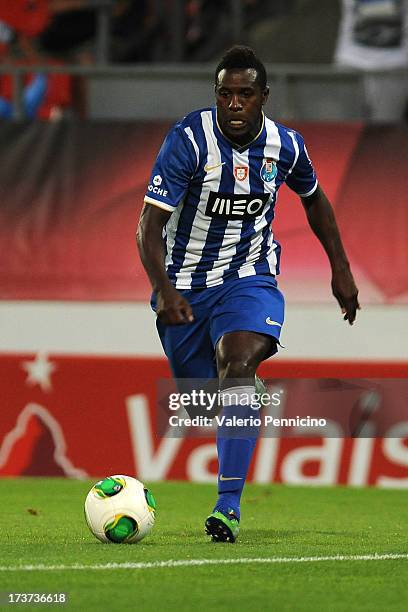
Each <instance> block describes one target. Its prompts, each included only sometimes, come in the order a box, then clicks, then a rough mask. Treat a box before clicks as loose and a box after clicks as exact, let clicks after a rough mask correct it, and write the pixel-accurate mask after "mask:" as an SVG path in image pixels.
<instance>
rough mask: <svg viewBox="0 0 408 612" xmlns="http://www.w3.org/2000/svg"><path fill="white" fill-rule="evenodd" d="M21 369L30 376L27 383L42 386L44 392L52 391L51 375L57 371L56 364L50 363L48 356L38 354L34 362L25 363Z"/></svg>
mask: <svg viewBox="0 0 408 612" xmlns="http://www.w3.org/2000/svg"><path fill="white" fill-rule="evenodd" d="M21 367H22V368H23V370H25V371H26V372H27V374H28V376H27V379H26V383H27V384H28V385H30V386H32V387H33V386H34V385H40V387H41V389H42V390H43V391H51V389H52V385H51V374H52V373H53V372H54V371H55V370H56V369H57V366H56V365H55V363H52V362H51V361H48V355H46V354H45V353H37V355H36V356H35V359H34V361H23V363H22V365H21Z"/></svg>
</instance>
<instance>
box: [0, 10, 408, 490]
mask: <svg viewBox="0 0 408 612" xmlns="http://www.w3.org/2000/svg"><path fill="white" fill-rule="evenodd" d="M369 4H370V6H369V7H368V5H369ZM374 5H375V6H374ZM367 7H368V8H369V10H368V8H367ZM351 19H354V21H353V22H352V21H350V20H351ZM235 42H239V43H245V44H250V45H251V46H253V47H254V49H255V50H256V51H257V52H258V53H259V55H260V57H261V58H262V59H263V60H264V61H265V63H266V64H267V69H268V75H269V84H270V87H271V95H270V102H268V107H267V114H269V116H271V117H273V118H274V119H275V120H278V121H281V122H283V123H289V124H290V125H291V126H293V127H295V128H296V129H298V130H299V131H301V132H302V134H303V135H304V137H305V140H306V142H307V143H308V148H309V152H310V154H311V157H312V159H313V161H314V163H315V165H316V167H317V170H318V174H319V179H320V182H321V184H322V186H323V187H324V189H325V191H326V192H327V194H328V196H329V197H330V199H331V201H332V203H333V205H334V208H335V211H336V214H337V218H338V222H339V225H340V227H341V231H342V235H343V238H344V242H345V244H346V247H347V251H348V253H349V256H350V258H351V264H352V267H353V270H354V272H355V276H356V279H357V284H358V286H359V288H360V300H361V304H362V307H363V309H362V311H361V312H360V313H359V315H358V320H357V323H356V324H355V325H354V326H353V327H352V328H350V327H349V326H348V325H346V324H345V323H344V322H343V321H342V318H341V315H340V313H339V310H338V307H337V304H336V303H335V302H334V299H333V298H332V296H331V291H330V271H329V267H328V263H327V261H326V257H325V255H324V254H323V253H322V251H321V248H320V246H319V245H318V243H317V241H316V239H315V238H314V237H313V236H312V234H311V232H310V230H309V229H308V227H307V224H306V219H305V216H304V213H303V211H302V209H301V206H300V203H299V202H298V200H297V198H296V196H294V195H293V194H292V193H290V191H289V190H288V189H286V188H283V189H282V190H281V192H280V197H279V202H278V205H277V216H276V221H275V222H274V223H275V225H274V228H275V234H276V237H277V239H278V240H279V241H280V242H281V244H282V248H283V254H282V274H281V277H280V286H281V288H282V290H283V292H284V294H285V296H286V298H287V304H288V307H287V324H286V327H285V331H284V336H283V340H282V342H283V344H284V345H285V349H282V350H281V351H280V353H279V356H278V357H276V358H275V359H273V360H271V361H269V362H267V363H266V364H264V366H263V374H264V375H265V376H268V377H270V378H275V379H276V378H278V379H285V378H293V377H297V378H302V377H303V378H306V377H311V378H324V377H330V378H347V377H364V378H397V377H398V378H406V375H407V371H408V367H407V366H408V351H407V329H408V316H407V302H408V279H407V263H408V261H407V256H408V240H407V239H408V212H407V211H408V207H407V196H406V194H407V162H408V127H407V120H408V115H407V108H408V107H407V101H408V87H407V83H408V70H407V66H408V19H407V2H406V1H405V0H404V1H401V2H400V1H397V0H396V1H395V2H393V1H390V0H386V1H385V0H376V1H375V2H373V1H372V0H371V2H367V0H365V1H364V0H361V1H360V2H358V1H355V0H343V2H341V0H325V2H320V1H318V0H286V1H284V0H273V1H271V2H260V1H257V0H233V1H229V0H224V1H222V0H217V2H214V1H212V0H201V1H200V0H185V1H184V0H178V1H177V0H150V1H149V0H145V1H143V2H142V1H140V2H139V1H133V0H117V1H113V0H112V1H110V0H31V1H28V0H2V3H1V6H0V58H1V62H0V159H1V163H0V217H1V226H0V250H1V260H0V368H1V370H0V372H1V373H0V380H1V385H2V391H3V392H2V407H1V410H0V475H3V476H14V475H20V474H21V475H38V476H40V475H41V476H52V475H67V476H72V477H80V478H81V477H86V476H90V477H94V476H99V475H104V474H108V473H129V474H135V475H136V476H137V477H138V478H140V479H147V480H163V479H167V478H177V479H190V480H194V481H199V482H214V481H215V478H216V453H215V445H214V441H213V440H210V439H201V440H190V439H169V438H164V439H159V438H158V437H157V435H156V431H155V421H154V405H155V400H156V395H155V394H156V382H157V379H158V378H160V377H166V376H169V368H168V366H167V363H166V361H165V359H164V357H163V354H162V350H161V347H160V345H159V342H158V339H157V337H156V333H155V325H154V317H153V315H152V313H151V311H150V307H149V303H148V302H149V294H150V289H149V284H148V281H147V278H146V276H145V274H144V272H143V270H142V267H141V264H140V261H139V260H138V255H137V253H136V247H135V240H134V233H135V227H136V224H137V220H138V216H139V213H140V210H141V206H142V201H143V195H144V191H145V187H146V184H147V180H148V177H149V173H150V169H151V165H152V163H153V160H154V158H155V156H156V154H157V151H158V148H159V146H160V144H161V141H162V139H163V137H164V135H165V133H166V131H167V129H168V128H169V126H170V125H171V124H172V123H173V122H174V121H175V120H176V119H178V118H180V117H181V116H183V115H184V114H185V113H187V112H189V111H190V110H192V109H193V108H199V107H203V106H206V105H212V104H213V71H214V67H215V64H216V62H217V60H218V58H219V57H220V55H221V54H222V52H223V51H224V50H225V49H227V48H228V47H229V46H230V45H231V44H233V43H235ZM355 44H358V45H360V50H361V48H362V52H361V53H360V54H358V53H356V52H355V48H354V47H353V45H355ZM404 428H405V429H404ZM393 431H394V435H391V433H389V435H388V436H385V437H384V439H377V440H374V439H359V440H354V441H352V440H342V441H341V442H339V441H338V440H336V439H321V438H320V439H314V440H304V439H303V440H302V441H297V442H296V441H294V440H291V441H288V440H277V439H274V440H263V441H262V444H260V447H259V449H258V453H257V455H256V458H255V462H254V466H253V469H252V471H251V478H252V480H254V481H256V482H272V481H277V482H292V483H304V484H307V483H312V484H313V483H316V484H336V483H349V484H358V485H363V484H373V485H379V486H398V487H408V446H407V442H408V428H407V426H406V420H404V419H402V422H401V424H400V428H399V429H398V436H397V435H396V433H395V432H396V431H397V430H393ZM397 438H398V439H397Z"/></svg>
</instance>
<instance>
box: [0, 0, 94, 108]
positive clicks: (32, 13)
mask: <svg viewBox="0 0 408 612" xmlns="http://www.w3.org/2000/svg"><path fill="white" fill-rule="evenodd" d="M82 1H83V0H1V2H0V61H1V62H2V63H14V64H20V65H35V64H47V63H56V62H55V61H54V60H53V59H52V58H50V57H47V56H44V54H43V53H41V51H40V50H39V47H38V37H39V36H40V34H41V33H42V32H43V31H44V30H45V29H46V27H47V26H48V24H49V23H50V21H51V19H52V16H53V14H54V13H56V12H59V11H61V10H62V11H63V10H67V9H68V8H70V7H72V6H76V7H78V6H80V4H81V3H82ZM70 84H71V79H70V77H69V76H68V75H62V74H42V73H40V74H35V73H34V74H27V75H26V77H25V78H24V83H23V85H24V91H23V99H22V107H23V113H24V115H25V116H26V117H27V118H30V119H31V118H34V117H39V118H51V117H57V116H60V115H61V113H62V111H63V109H64V108H66V107H68V106H69V105H70V102H71V92H70ZM12 97H13V84H12V79H11V76H10V75H7V74H2V75H0V117H1V116H2V117H6V118H7V117H10V116H12V114H13V107H12Z"/></svg>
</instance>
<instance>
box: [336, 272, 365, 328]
mask: <svg viewBox="0 0 408 612" xmlns="http://www.w3.org/2000/svg"><path fill="white" fill-rule="evenodd" d="M331 285H332V291H333V295H334V297H335V298H336V300H337V301H338V303H339V305H340V308H341V312H342V313H343V315H344V317H343V318H344V320H345V321H348V322H349V324H350V325H353V323H354V321H355V319H356V315H357V310H360V308H361V307H360V304H359V302H358V289H357V287H356V284H355V282H354V278H353V275H352V273H351V271H350V269H349V268H346V269H344V270H341V271H340V270H339V271H333V275H332V283H331Z"/></svg>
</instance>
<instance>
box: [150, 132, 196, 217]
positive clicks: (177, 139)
mask: <svg viewBox="0 0 408 612" xmlns="http://www.w3.org/2000/svg"><path fill="white" fill-rule="evenodd" d="M197 163H198V159H197V153H196V151H195V150H194V147H193V145H192V143H191V141H190V140H189V138H188V136H187V134H186V133H185V132H184V130H183V129H182V127H181V126H180V124H177V125H176V126H175V127H174V128H173V129H172V130H171V131H170V132H169V133H168V135H167V137H166V139H165V141H164V142H163V145H162V147H161V149H160V151H159V155H158V156H157V159H156V162H155V164H154V166H153V170H152V174H151V176H150V181H149V184H148V186H147V191H146V195H145V198H144V201H145V202H147V203H149V204H155V205H156V206H159V207H160V208H163V209H164V210H168V211H170V212H173V210H175V208H177V206H178V204H179V202H180V201H181V200H182V199H183V196H184V194H185V193H186V191H187V188H188V186H189V183H190V179H191V177H192V176H193V174H194V172H195V170H196V168H197Z"/></svg>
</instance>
